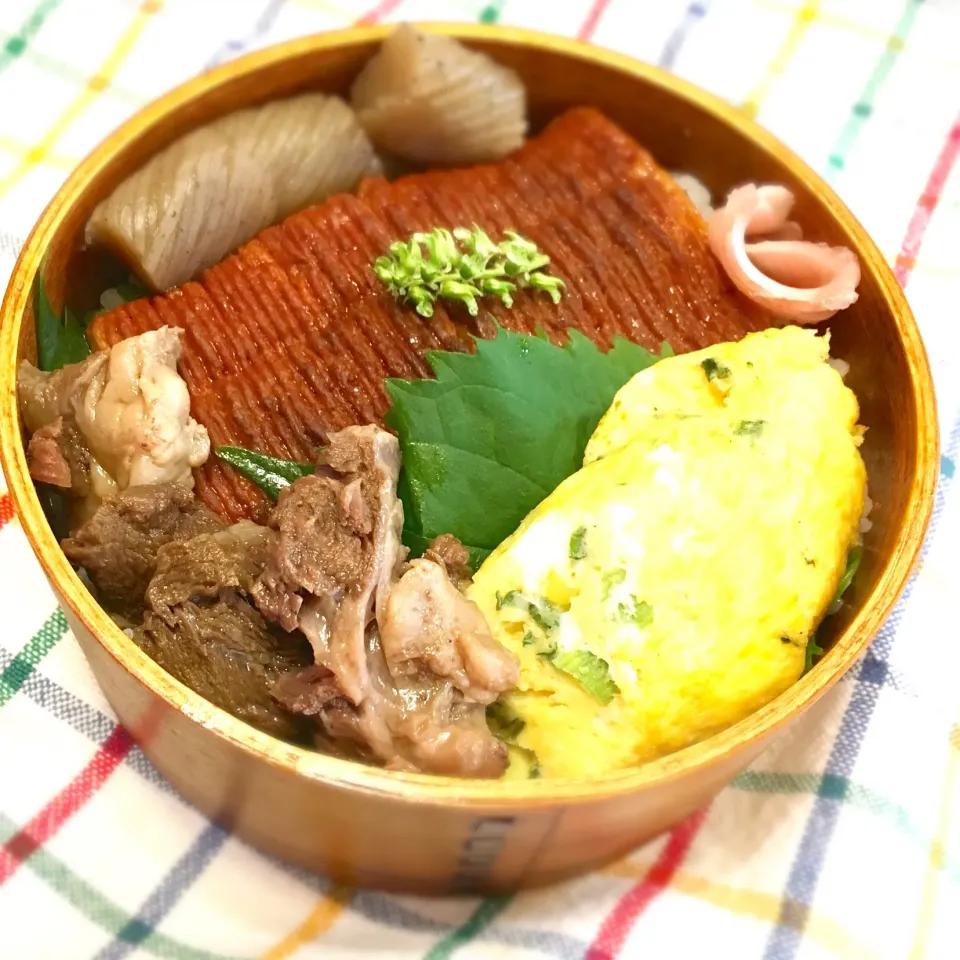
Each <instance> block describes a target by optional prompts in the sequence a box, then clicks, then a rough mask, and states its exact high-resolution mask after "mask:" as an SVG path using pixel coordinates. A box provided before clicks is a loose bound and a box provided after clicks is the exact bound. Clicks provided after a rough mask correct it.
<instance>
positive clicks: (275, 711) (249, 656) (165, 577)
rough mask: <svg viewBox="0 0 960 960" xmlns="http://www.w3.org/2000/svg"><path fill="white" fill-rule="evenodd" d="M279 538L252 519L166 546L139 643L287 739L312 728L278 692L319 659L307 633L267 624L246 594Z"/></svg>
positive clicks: (184, 677)
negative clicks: (281, 684)
mask: <svg viewBox="0 0 960 960" xmlns="http://www.w3.org/2000/svg"><path fill="white" fill-rule="evenodd" d="M275 540H276V534H275V533H274V532H273V531H272V530H268V529H267V528H266V527H261V526H258V525H257V524H255V523H251V522H250V521H248V520H244V521H241V522H240V523H237V524H234V525H233V526H231V527H227V528H226V529H221V530H218V531H216V532H214V533H201V534H199V535H198V536H195V537H191V538H190V539H189V540H178V541H174V542H171V543H167V544H165V545H164V546H162V547H160V549H159V551H158V552H157V561H156V573H155V574H154V576H153V579H152V580H151V581H150V585H149V587H148V588H147V591H146V600H147V603H148V605H149V608H150V609H149V610H148V611H147V613H146V615H145V616H144V619H143V625H142V627H141V628H140V629H139V630H137V631H135V633H134V639H135V640H136V642H137V643H138V644H139V645H140V646H141V648H142V649H143V650H144V651H145V652H146V653H147V654H148V655H149V656H151V657H152V658H153V659H154V660H156V661H157V663H159V664H160V666H161V667H163V668H164V669H165V670H166V671H167V672H168V673H171V674H173V676H175V677H176V678H177V679H178V680H180V681H182V682H183V683H185V684H186V685H187V686H188V687H190V688H191V689H193V690H195V691H196V692H197V693H199V694H200V695H201V696H203V697H206V698H207V699H208V700H209V701H210V702H211V703H214V704H216V705H217V706H218V707H221V708H222V709H224V710H227V711H229V712H230V713H232V714H233V715H234V716H236V717H239V718H240V719H241V720H245V721H247V723H250V724H252V725H253V726H255V727H258V728H259V729H261V730H264V731H266V732H267V733H272V734H274V735H276V736H279V737H285V738H287V739H304V737H305V734H306V731H307V727H308V724H306V723H305V722H304V721H303V719H302V718H298V717H296V716H293V715H291V714H290V713H289V712H288V711H286V710H284V709H283V708H282V707H281V706H280V704H279V703H278V702H277V700H276V699H275V698H274V696H273V695H272V693H271V690H272V688H273V686H274V684H276V683H277V681H278V680H279V679H280V678H281V677H282V676H283V675H284V674H286V673H288V672H290V671H295V670H301V669H303V668H304V667H307V666H308V665H309V664H310V663H312V662H313V657H312V656H311V651H310V645H309V644H308V643H307V642H306V640H305V639H304V638H303V636H302V635H301V634H299V633H287V632H286V631H284V630H281V629H279V628H277V627H274V626H272V625H270V624H268V623H267V622H266V620H264V618H263V617H262V616H261V614H260V613H259V612H258V611H257V610H256V608H255V607H254V606H253V605H252V604H251V603H250V602H249V600H248V599H247V598H246V595H248V594H249V593H250V591H251V590H252V588H253V586H254V584H255V583H256V580H257V578H258V577H259V576H260V574H261V573H262V572H263V568H264V565H265V564H266V562H267V556H268V553H269V550H270V548H271V547H272V545H273V543H274V541H275Z"/></svg>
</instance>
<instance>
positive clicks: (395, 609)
mask: <svg viewBox="0 0 960 960" xmlns="http://www.w3.org/2000/svg"><path fill="white" fill-rule="evenodd" d="M379 620H380V645H381V647H382V649H383V655H384V657H385V659H386V661H387V667H388V669H389V670H390V673H391V675H392V676H393V678H394V679H395V680H397V681H398V682H399V681H403V680H405V681H410V680H418V679H423V678H428V679H429V678H430V677H441V678H444V679H446V680H449V681H450V682H451V683H452V684H453V686H454V687H455V688H456V689H457V690H459V691H460V692H461V693H462V694H463V699H464V700H465V701H468V702H471V703H483V704H487V703H493V701H494V700H496V699H497V697H498V696H499V694H501V693H503V692H505V691H506V690H510V689H511V688H512V687H514V686H515V685H516V682H517V677H518V664H517V661H516V658H515V657H514V656H513V655H512V654H511V653H509V652H508V651H507V650H506V649H505V648H504V647H503V646H502V645H501V644H500V643H498V642H497V641H496V640H495V639H494V638H493V635H492V634H491V633H490V629H489V627H488V626H487V621H486V619H485V618H484V616H483V614H482V613H481V612H480V608H479V607H478V606H477V605H476V604H475V603H474V602H473V601H472V600H468V599H467V598H466V597H465V596H464V595H463V594H462V593H460V591H459V590H457V588H456V587H455V586H454V585H453V584H452V583H451V582H450V578H449V577H448V576H447V572H446V569H445V568H444V567H442V566H441V565H440V564H438V563H434V562H433V561H431V560H414V561H413V562H412V563H411V564H410V567H409V569H408V570H407V571H406V573H404V575H403V576H402V577H401V578H400V581H399V582H398V583H397V584H396V586H395V587H394V588H393V590H391V591H390V596H389V598H388V599H387V605H386V611H385V613H384V615H383V616H382V617H380V618H379Z"/></svg>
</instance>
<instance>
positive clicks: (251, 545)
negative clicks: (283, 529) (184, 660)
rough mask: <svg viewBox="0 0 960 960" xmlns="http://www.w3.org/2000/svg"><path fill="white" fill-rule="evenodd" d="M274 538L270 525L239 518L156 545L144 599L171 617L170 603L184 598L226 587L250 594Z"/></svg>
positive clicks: (166, 617)
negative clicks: (224, 525)
mask: <svg viewBox="0 0 960 960" xmlns="http://www.w3.org/2000/svg"><path fill="white" fill-rule="evenodd" d="M275 539H276V534H275V533H274V532H273V531H272V530H269V529H267V528H266V527H261V526H259V525H258V524H256V523H251V522H250V521H249V520H241V521H240V522H239V523H235V524H234V525H233V526H231V527H227V528H226V530H220V531H218V532H217V533H202V534H200V535H199V536H196V537H192V538H191V539H189V540H175V541H173V542H171V543H167V544H164V546H162V547H161V548H160V549H159V550H158V551H157V567H156V573H155V574H154V576H153V579H152V580H151V581H150V586H149V587H148V588H147V594H146V600H147V604H148V605H149V606H150V608H151V610H153V611H154V613H157V614H159V616H161V617H162V618H163V619H164V620H166V621H167V622H168V623H171V622H172V621H173V619H174V614H173V610H172V608H173V607H175V606H177V604H181V603H184V602H186V601H187V600H199V599H210V598H214V597H219V596H221V595H222V594H223V592H224V591H226V590H236V591H242V592H243V593H247V594H249V593H250V591H251V590H252V589H253V585H254V583H256V581H257V578H258V577H259V576H260V574H261V573H262V572H263V568H264V566H265V565H266V562H267V555H268V551H269V550H270V549H271V547H272V546H273V543H274V541H275Z"/></svg>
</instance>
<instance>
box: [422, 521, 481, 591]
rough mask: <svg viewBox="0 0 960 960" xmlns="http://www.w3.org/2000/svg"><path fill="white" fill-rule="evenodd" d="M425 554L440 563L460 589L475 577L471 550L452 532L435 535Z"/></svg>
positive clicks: (426, 557) (428, 558)
mask: <svg viewBox="0 0 960 960" xmlns="http://www.w3.org/2000/svg"><path fill="white" fill-rule="evenodd" d="M423 556H424V559H426V560H432V561H433V562H434V563H439V564H440V565H441V566H442V567H443V568H444V570H446V571H447V576H449V577H450V579H451V580H452V581H453V582H454V583H455V584H456V585H457V588H458V589H463V588H464V587H466V586H467V584H469V583H470V581H471V580H472V579H473V571H472V570H471V569H470V551H469V550H468V549H467V548H466V547H465V546H464V545H463V544H462V543H461V542H460V541H459V540H458V539H457V538H456V537H455V536H453V534H451V533H441V534H440V536H439V537H434V538H433V540H431V541H430V545H429V546H428V547H427V549H426V552H425V553H424V555H423Z"/></svg>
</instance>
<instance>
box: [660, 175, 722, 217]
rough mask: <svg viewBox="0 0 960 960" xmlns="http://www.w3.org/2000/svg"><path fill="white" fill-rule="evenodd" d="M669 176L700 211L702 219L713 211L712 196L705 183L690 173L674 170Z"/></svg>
mask: <svg viewBox="0 0 960 960" xmlns="http://www.w3.org/2000/svg"><path fill="white" fill-rule="evenodd" d="M670 176H672V177H673V179H674V180H675V181H676V183H677V186H678V187H680V189H681V190H683V191H684V193H686V195H687V196H688V197H689V198H690V201H691V202H692V203H693V205H694V206H695V207H696V208H697V210H699V211H700V216H702V217H703V218H704V219H706V218H707V217H709V216H710V214H711V213H713V197H712V195H711V193H710V191H709V190H708V189H707V187H706V184H704V183H703V182H702V181H701V180H698V179H697V178H696V177H695V176H693V174H691V173H683V172H682V171H681V172H675V173H671V174H670Z"/></svg>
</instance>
